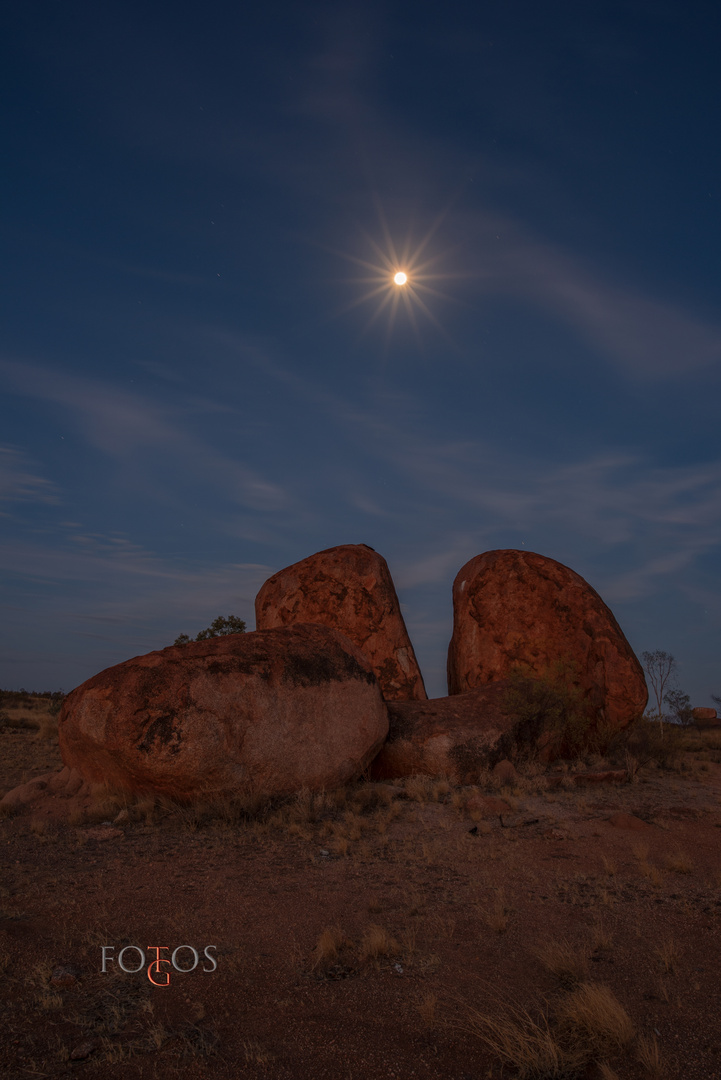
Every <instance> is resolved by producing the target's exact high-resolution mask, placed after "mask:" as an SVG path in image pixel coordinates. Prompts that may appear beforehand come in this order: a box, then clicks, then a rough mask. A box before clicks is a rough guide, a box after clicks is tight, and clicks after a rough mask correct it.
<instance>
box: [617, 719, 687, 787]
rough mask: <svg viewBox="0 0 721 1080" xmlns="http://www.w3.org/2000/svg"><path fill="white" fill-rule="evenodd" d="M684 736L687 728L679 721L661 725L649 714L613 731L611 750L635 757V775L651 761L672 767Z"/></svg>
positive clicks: (618, 754)
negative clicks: (620, 729) (684, 728)
mask: <svg viewBox="0 0 721 1080" xmlns="http://www.w3.org/2000/svg"><path fill="white" fill-rule="evenodd" d="M683 740H684V731H683V728H682V727H681V726H680V725H679V724H663V725H662V724H660V723H659V722H658V720H657V719H655V718H652V717H649V716H648V715H646V716H642V717H640V718H639V719H637V720H636V721H635V722H634V723H632V724H630V725H629V726H628V727H627V728H625V730H624V731H619V732H617V733H616V734H615V735H614V737H613V739H612V740H611V743H610V746H609V753H610V754H611V755H612V756H613V757H615V758H618V757H624V758H629V757H630V758H632V759H633V760H634V763H635V768H634V776H635V773H636V772H637V771H638V769H639V768H641V767H643V766H645V765H650V764H651V763H655V764H657V765H658V766H659V767H660V768H662V769H672V768H673V767H674V766H675V764H676V762H677V760H678V756H679V754H680V753H681V750H682V749H683V745H682V744H683ZM627 768H628V766H627Z"/></svg>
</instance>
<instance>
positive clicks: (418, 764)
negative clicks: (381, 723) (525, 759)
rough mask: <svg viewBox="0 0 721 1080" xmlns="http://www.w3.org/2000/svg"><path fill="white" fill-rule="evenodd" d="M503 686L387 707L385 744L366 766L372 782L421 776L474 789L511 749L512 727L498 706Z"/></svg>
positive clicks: (509, 718) (502, 684)
mask: <svg viewBox="0 0 721 1080" xmlns="http://www.w3.org/2000/svg"><path fill="white" fill-rule="evenodd" d="M506 686H507V684H506V683H505V682H500V683H494V684H493V685H492V686H482V687H479V688H478V689H477V690H471V691H469V692H468V693H465V694H455V695H453V696H452V697H445V698H431V700H430V701H390V702H388V719H389V731H388V739H387V740H386V742H385V744H384V745H383V748H382V749H381V751H380V753H379V754H378V757H377V758H376V759H375V761H374V762H373V765H372V766H371V776H372V777H373V779H375V780H395V779H399V778H400V777H402V776H415V775H416V774H417V773H425V774H427V775H430V776H439V775H440V776H448V777H450V778H451V779H453V780H454V781H455V782H456V783H459V784H469V783H470V784H472V783H477V782H478V776H479V773H480V772H481V770H483V769H484V768H487V767H488V766H489V765H490V764H493V763H495V761H497V760H498V758H499V757H505V755H506V753H507V752H508V748H509V747H511V746H512V745H514V740H515V736H514V731H515V727H516V721H515V719H514V718H513V717H512V716H510V715H509V714H508V712H507V710H506V709H505V708H504V703H503V697H504V693H505V691H506Z"/></svg>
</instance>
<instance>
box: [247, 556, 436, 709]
mask: <svg viewBox="0 0 721 1080" xmlns="http://www.w3.org/2000/svg"><path fill="white" fill-rule="evenodd" d="M255 620H256V627H257V629H258V630H270V629H272V628H275V627H279V626H292V625H293V624H294V623H298V622H305V623H310V622H313V623H322V624H323V625H324V626H331V627H333V628H334V629H336V630H340V631H342V633H344V634H347V636H348V637H349V638H350V639H351V641H353V642H354V643H355V644H356V645H357V646H358V648H359V649H360V650H361V651H362V652H363V654H364V655H365V656H366V657H367V658H368V660H369V662H370V664H371V667H372V668H373V671H374V672H375V674H376V676H377V678H378V682H379V683H380V685H381V690H382V691H383V696H384V698H386V700H387V701H425V700H426V697H427V695H426V691H425V687H424V686H423V679H422V677H421V673H420V669H419V667H418V663H417V661H416V657H415V653H414V652H413V646H412V645H411V641H410V638H409V637H408V632H407V630H406V626H405V623H404V621H403V616H402V615H401V609H400V605H399V603H398V597H397V596H396V590H395V587H394V585H393V579H392V578H391V575H390V571H389V569H388V564H387V563H386V561H385V559H384V558H383V557H382V556H381V555H379V554H378V553H377V552H376V551H374V550H373V548H370V547H368V546H367V545H366V544H342V545H340V546H339V547H333V548H327V549H326V550H325V551H319V552H318V553H317V554H316V555H311V556H309V558H307V559H302V560H301V562H297V563H294V564H293V565H292V566H288V567H286V569H285V570H279V571H278V573H277V574H273V576H272V577H270V578H268V580H267V581H266V582H265V584H264V585H263V587H262V588H261V590H260V592H259V593H258V595H257V597H256V600H255Z"/></svg>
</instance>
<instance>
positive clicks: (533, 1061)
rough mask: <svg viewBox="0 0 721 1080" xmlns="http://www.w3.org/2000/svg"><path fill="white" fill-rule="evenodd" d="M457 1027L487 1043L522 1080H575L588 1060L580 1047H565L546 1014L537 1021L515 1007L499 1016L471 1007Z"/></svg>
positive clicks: (508, 1007) (506, 1009) (509, 1006)
mask: <svg viewBox="0 0 721 1080" xmlns="http://www.w3.org/2000/svg"><path fill="white" fill-rule="evenodd" d="M457 1026H458V1027H459V1028H460V1030H461V1031H463V1032H465V1033H467V1034H469V1035H472V1036H475V1037H477V1038H478V1039H480V1040H481V1041H482V1042H483V1043H485V1045H486V1046H487V1047H488V1049H489V1050H490V1051H491V1053H493V1054H494V1055H495V1056H496V1057H497V1058H499V1059H500V1061H501V1063H502V1064H503V1065H504V1066H509V1067H510V1068H512V1069H514V1070H515V1072H516V1075H517V1076H518V1078H519V1080H541V1078H548V1080H550V1078H553V1077H559V1078H560V1077H572V1076H574V1075H577V1074H578V1072H579V1071H580V1069H581V1068H582V1066H583V1065H584V1064H585V1061H586V1060H587V1058H586V1055H585V1054H583V1053H582V1052H580V1050H579V1047H577V1046H576V1045H574V1044H571V1045H569V1046H563V1045H561V1043H560V1042H559V1040H558V1039H557V1037H556V1034H555V1032H554V1031H553V1029H552V1027H551V1024H550V1022H549V1019H548V1016H547V1014H546V1013H545V1012H541V1014H540V1015H539V1017H538V1019H536V1018H534V1017H533V1016H532V1015H531V1013H530V1012H528V1011H527V1010H526V1009H519V1008H516V1007H515V1006H511V1005H508V1006H506V1007H505V1008H504V1009H503V1011H502V1012H499V1013H496V1014H495V1015H490V1014H486V1013H482V1012H480V1011H479V1010H477V1009H474V1008H470V1007H468V1008H467V1009H466V1014H465V1016H464V1017H463V1018H462V1019H461V1020H460V1021H458V1023H457Z"/></svg>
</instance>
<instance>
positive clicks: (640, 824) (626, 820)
mask: <svg viewBox="0 0 721 1080" xmlns="http://www.w3.org/2000/svg"><path fill="white" fill-rule="evenodd" d="M608 823H609V825H613V826H614V828H616V829H648V828H649V826H648V825H647V823H646V822H645V821H642V820H641V818H637V817H635V816H634V815H633V814H626V813H624V812H623V811H622V810H619V812H618V813H617V814H611V816H610V818H609V819H608Z"/></svg>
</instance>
